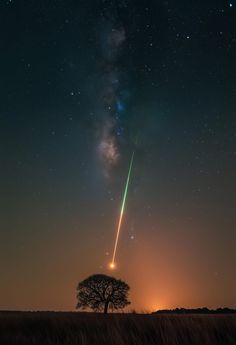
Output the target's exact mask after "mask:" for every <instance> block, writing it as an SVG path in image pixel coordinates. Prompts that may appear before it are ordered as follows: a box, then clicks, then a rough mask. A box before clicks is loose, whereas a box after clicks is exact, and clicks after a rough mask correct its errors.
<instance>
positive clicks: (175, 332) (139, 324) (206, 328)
mask: <svg viewBox="0 0 236 345" xmlns="http://www.w3.org/2000/svg"><path fill="white" fill-rule="evenodd" d="M0 344H1V345H54V344H55V345H80V344H81V345H145V344H147V345H149V344H150V345H154V344H155V345H236V316H235V315H139V314H117V315H115V314H113V315H111V314H110V315H109V314H108V315H100V314H89V313H40V312H39V313H17V312H16V313H15V312H14V313H6V312H4V313H0Z"/></svg>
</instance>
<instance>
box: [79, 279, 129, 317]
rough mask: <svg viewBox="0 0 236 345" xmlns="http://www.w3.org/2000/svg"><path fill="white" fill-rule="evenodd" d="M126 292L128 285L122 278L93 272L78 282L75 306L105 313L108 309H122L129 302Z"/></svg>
mask: <svg viewBox="0 0 236 345" xmlns="http://www.w3.org/2000/svg"><path fill="white" fill-rule="evenodd" d="M128 292H129V286H128V284H126V283H125V282H123V281H122V280H118V279H116V278H113V277H110V276H107V275H104V274H95V275H92V276H90V277H88V278H87V279H85V280H83V281H82V282H80V283H79V284H78V287H77V299H78V304H77V306H76V308H77V309H80V308H81V309H87V308H90V309H92V310H94V311H103V312H104V313H105V314H106V313H107V312H108V310H109V309H111V310H113V309H116V310H117V309H123V308H124V307H126V306H127V305H129V304H130V302H129V301H128Z"/></svg>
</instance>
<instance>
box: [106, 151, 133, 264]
mask: <svg viewBox="0 0 236 345" xmlns="http://www.w3.org/2000/svg"><path fill="white" fill-rule="evenodd" d="M133 161H134V152H133V154H132V157H131V160H130V165H129V172H128V176H127V180H126V184H125V190H124V195H123V200H122V204H121V211H120V217H119V222H118V227H117V232H116V239H115V245H114V250H113V256H112V261H111V263H110V268H112V269H114V268H115V257H116V250H117V245H118V241H119V235H120V229H121V225H122V220H123V215H124V209H125V203H126V198H127V194H128V188H129V181H130V175H131V171H132V166H133Z"/></svg>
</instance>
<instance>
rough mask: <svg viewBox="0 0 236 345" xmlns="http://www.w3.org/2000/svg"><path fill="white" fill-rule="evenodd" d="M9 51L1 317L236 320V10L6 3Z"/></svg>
mask: <svg viewBox="0 0 236 345" xmlns="http://www.w3.org/2000/svg"><path fill="white" fill-rule="evenodd" d="M0 44H1V53H0V76H1V77H0V140H1V145H0V164H1V170H0V191H1V192H0V275H1V281H0V308H1V309H24V310H25V309H27V310H28V309H30V310H74V308H75V305H76V298H75V288H76V286H77V283H78V282H79V281H80V280H82V279H84V278H86V277H87V276H88V275H90V274H93V273H104V274H112V275H114V276H115V277H118V278H121V279H123V280H125V281H127V282H128V284H129V285H130V287H131V300H132V305H131V308H135V309H137V310H155V309H159V308H174V307H189V308H190V307H202V306H207V307H210V308H215V307H224V306H228V307H236V298H235V291H236V271H235V261H236V231H235V228H236V213H235V206H236V193H235V192H236V190H235V187H236V182H235V181H236V176H235V171H236V1H235V0H232V1H231V2H230V1H223V0H222V1H221V0H218V1H217V0H214V1H213V0H212V1H211V0H205V1H203V0H202V1H193V0H188V1H186V0H181V1H174V0H170V1H162V0H145V1H144V0H143V1H142V0H120V1H115V0H111V1H106V0H87V1H85V0H79V1H78V0H57V1H56V0H51V1H48V0H38V1H26V0H11V1H10V0H9V1H7V0H1V2H0ZM133 151H134V152H135V153H134V163H133V170H132V175H131V180H130V186H129V191H128V196H127V203H126V207H125V213H124V222H123V225H122V229H121V236H120V241H119V244H118V251H117V267H116V270H114V271H112V272H111V271H110V270H109V267H108V264H109V262H110V261H111V256H112V251H113V246H114V239H115V233H116V229H117V221H118V217H119V212H120V207H121V202H122V195H123V191H124V184H125V180H126V176H127V172H128V168H129V162H130V158H131V155H132V152H133Z"/></svg>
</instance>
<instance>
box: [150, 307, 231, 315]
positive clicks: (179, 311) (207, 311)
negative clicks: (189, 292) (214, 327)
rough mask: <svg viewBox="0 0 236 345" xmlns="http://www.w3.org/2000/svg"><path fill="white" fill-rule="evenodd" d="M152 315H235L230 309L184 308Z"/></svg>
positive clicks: (157, 312) (165, 310)
mask: <svg viewBox="0 0 236 345" xmlns="http://www.w3.org/2000/svg"><path fill="white" fill-rule="evenodd" d="M153 314H236V309H230V308H218V309H208V308H197V309H185V308H176V309H172V310H168V309H164V310H157V311H155V312H154V313H153Z"/></svg>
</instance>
